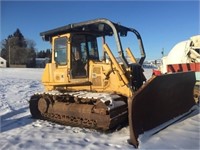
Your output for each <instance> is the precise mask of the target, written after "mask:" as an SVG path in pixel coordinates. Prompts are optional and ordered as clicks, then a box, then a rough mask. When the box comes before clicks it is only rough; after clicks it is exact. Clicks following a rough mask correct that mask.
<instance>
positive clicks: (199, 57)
mask: <svg viewBox="0 0 200 150" xmlns="http://www.w3.org/2000/svg"><path fill="white" fill-rule="evenodd" d="M161 64H162V65H160V67H159V69H158V70H156V69H155V70H154V75H160V74H166V73H177V72H189V71H194V72H195V75H196V84H195V88H194V97H195V101H196V102H197V103H198V102H199V99H200V35H196V36H193V37H191V38H190V39H188V40H186V41H182V42H180V43H177V44H176V45H175V46H174V47H173V48H172V49H171V51H170V52H169V54H168V55H167V56H165V57H163V58H162V63H161Z"/></svg>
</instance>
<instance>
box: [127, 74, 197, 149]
mask: <svg viewBox="0 0 200 150" xmlns="http://www.w3.org/2000/svg"><path fill="white" fill-rule="evenodd" d="M194 85H195V73H194V72H187V73H175V74H167V75H161V76H157V77H152V78H151V79H150V80H149V81H148V82H147V83H145V84H144V85H143V86H142V87H141V88H140V89H139V90H138V91H137V92H136V93H135V95H134V97H133V98H132V100H131V99H130V100H129V106H128V107H129V126H130V141H129V142H130V143H131V144H133V145H134V146H135V147H138V141H137V138H138V135H139V134H141V133H143V132H144V131H147V130H149V129H152V128H154V127H156V126H158V125H160V124H162V123H164V122H166V121H168V120H170V119H172V118H174V117H176V116H179V115H181V114H183V113H185V112H187V111H189V109H190V108H191V107H192V106H193V105H195V101H194V98H193V88H194Z"/></svg>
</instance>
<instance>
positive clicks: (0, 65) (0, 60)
mask: <svg viewBox="0 0 200 150" xmlns="http://www.w3.org/2000/svg"><path fill="white" fill-rule="evenodd" d="M0 68H6V60H5V59H3V58H2V57H0Z"/></svg>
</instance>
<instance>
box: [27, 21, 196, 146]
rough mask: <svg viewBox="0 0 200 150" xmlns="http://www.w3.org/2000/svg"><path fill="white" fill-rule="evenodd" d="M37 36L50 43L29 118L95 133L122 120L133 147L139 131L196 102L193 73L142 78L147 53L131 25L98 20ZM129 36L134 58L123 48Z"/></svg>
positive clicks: (31, 99) (116, 124)
mask: <svg viewBox="0 0 200 150" xmlns="http://www.w3.org/2000/svg"><path fill="white" fill-rule="evenodd" d="M40 35H41V36H42V38H43V40H44V41H49V42H50V43H51V45H52V58H51V63H47V64H46V67H45V69H44V73H43V76H42V83H43V85H44V87H45V92H39V93H35V94H34V95H32V96H31V98H30V105H29V107H30V112H31V115H32V117H33V118H36V119H45V120H49V121H53V122H56V123H60V124H64V125H70V126H77V127H84V128H92V129H97V130H100V131H109V130H114V129H116V128H118V127H119V126H120V125H123V124H125V123H127V124H128V125H129V129H130V139H129V142H130V144H132V145H134V146H135V147H138V145H139V142H138V136H139V135H140V134H142V133H144V132H145V131H147V130H150V129H152V128H154V127H156V126H158V125H160V124H162V123H164V122H166V121H168V120H170V119H172V118H174V117H176V116H179V115H181V114H183V113H185V112H187V111H189V110H190V109H191V107H192V106H193V105H195V101H194V99H193V88H194V84H195V74H194V72H186V73H175V74H165V75H161V76H153V77H152V78H150V79H149V80H146V78H145V76H144V69H143V68H142V64H143V62H144V60H145V57H146V53H145V50H144V46H143V41H142V38H141V36H140V34H139V32H138V31H137V30H135V29H134V28H129V27H126V26H123V25H121V24H120V23H114V22H112V21H110V20H108V19H105V18H99V19H94V20H89V21H84V22H79V23H72V24H68V25H65V26H62V27H58V28H55V29H52V30H48V31H45V32H41V33H40ZM128 35H132V36H131V37H134V38H135V39H136V42H137V44H138V49H139V54H140V55H141V56H139V57H138V58H139V59H136V57H135V56H134V55H133V53H132V51H131V49H130V47H127V48H126V49H125V50H124V49H123V46H124V45H122V42H121V41H122V38H126V37H127V38H128V39H130V36H128ZM110 38H112V40H111V39H110ZM130 40H131V39H130ZM110 41H112V42H111V43H110ZM125 42H126V43H128V44H130V43H131V42H129V41H127V40H125ZM113 45H115V46H113ZM111 47H112V48H111ZM124 51H126V56H125V54H124ZM100 54H101V55H102V56H101V57H100Z"/></svg>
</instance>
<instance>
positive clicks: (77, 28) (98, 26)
mask: <svg viewBox="0 0 200 150" xmlns="http://www.w3.org/2000/svg"><path fill="white" fill-rule="evenodd" d="M115 29H116V32H118V33H120V34H121V35H124V36H125V35H126V34H127V32H128V31H131V28H128V27H125V26H122V25H120V24H117V23H113V22H111V21H110V20H108V19H104V18H102V19H94V20H89V21H84V22H80V23H73V24H68V25H65V26H62V27H58V28H55V29H52V30H48V31H45V32H41V33H40V35H41V36H42V38H43V39H44V40H45V41H51V38H52V37H53V36H58V35H62V34H66V33H80V32H81V33H90V34H93V35H95V36H97V37H99V36H106V35H108V36H111V35H113V32H114V31H113V30H115Z"/></svg>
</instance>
